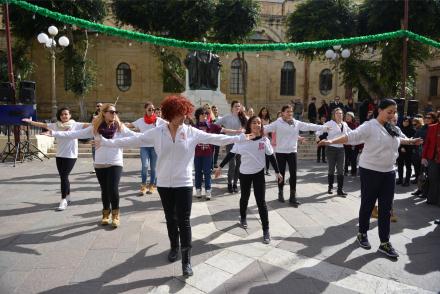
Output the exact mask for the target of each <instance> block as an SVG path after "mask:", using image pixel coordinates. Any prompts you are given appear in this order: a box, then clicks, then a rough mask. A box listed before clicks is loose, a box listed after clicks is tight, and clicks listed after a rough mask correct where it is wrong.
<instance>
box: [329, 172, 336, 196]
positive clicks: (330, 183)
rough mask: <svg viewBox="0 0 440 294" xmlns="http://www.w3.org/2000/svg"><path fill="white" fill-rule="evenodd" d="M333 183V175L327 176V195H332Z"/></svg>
mask: <svg viewBox="0 0 440 294" xmlns="http://www.w3.org/2000/svg"><path fill="white" fill-rule="evenodd" d="M334 182H335V175H328V191H327V193H328V194H333V191H332V190H333V183H334Z"/></svg>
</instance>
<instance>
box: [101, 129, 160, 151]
mask: <svg viewBox="0 0 440 294" xmlns="http://www.w3.org/2000/svg"><path fill="white" fill-rule="evenodd" d="M154 131H155V129H151V130H148V131H146V132H145V133H136V132H133V131H131V130H128V129H126V130H125V132H126V136H125V137H123V138H117V139H106V138H103V137H102V136H97V137H95V144H96V148H99V147H101V146H106V147H140V146H141V145H143V144H154V137H155V136H154V135H153V134H155V133H154Z"/></svg>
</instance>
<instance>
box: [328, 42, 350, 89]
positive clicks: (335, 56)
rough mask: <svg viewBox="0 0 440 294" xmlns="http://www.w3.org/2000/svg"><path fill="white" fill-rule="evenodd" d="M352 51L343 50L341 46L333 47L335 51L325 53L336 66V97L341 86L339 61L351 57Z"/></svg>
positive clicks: (330, 50) (329, 50)
mask: <svg viewBox="0 0 440 294" xmlns="http://www.w3.org/2000/svg"><path fill="white" fill-rule="evenodd" d="M350 54H351V52H350V50H348V49H343V48H342V46H341V45H335V46H333V49H328V50H327V51H325V57H326V58H327V59H330V60H331V61H333V62H334V63H335V65H336V77H335V79H336V81H335V82H336V87H335V96H338V86H339V60H340V58H341V57H342V58H344V59H346V58H348V57H350Z"/></svg>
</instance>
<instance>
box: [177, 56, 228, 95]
mask: <svg viewBox="0 0 440 294" xmlns="http://www.w3.org/2000/svg"><path fill="white" fill-rule="evenodd" d="M184 64H185V66H186V68H187V69H188V79H189V88H190V89H191V90H212V91H216V90H217V89H218V86H219V85H218V75H219V70H220V67H221V63H220V57H219V56H218V55H217V54H213V53H211V52H209V51H191V52H190V53H188V54H187V56H186V58H185V61H184Z"/></svg>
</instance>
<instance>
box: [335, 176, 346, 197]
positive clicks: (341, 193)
mask: <svg viewBox="0 0 440 294" xmlns="http://www.w3.org/2000/svg"><path fill="white" fill-rule="evenodd" d="M337 179H338V196H342V197H344V198H345V197H346V196H347V193H345V192H344V190H342V188H343V187H344V176H343V175H338V177H337Z"/></svg>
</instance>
